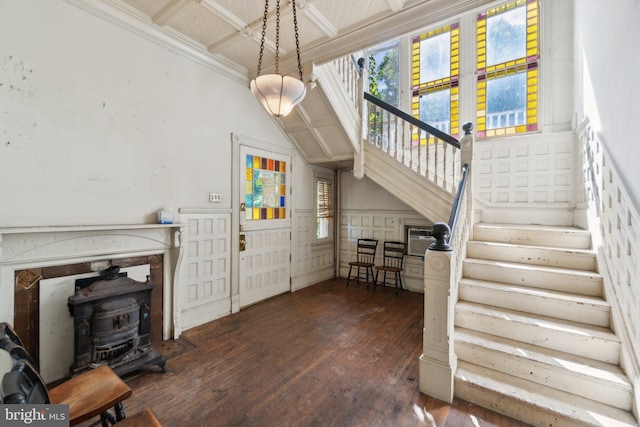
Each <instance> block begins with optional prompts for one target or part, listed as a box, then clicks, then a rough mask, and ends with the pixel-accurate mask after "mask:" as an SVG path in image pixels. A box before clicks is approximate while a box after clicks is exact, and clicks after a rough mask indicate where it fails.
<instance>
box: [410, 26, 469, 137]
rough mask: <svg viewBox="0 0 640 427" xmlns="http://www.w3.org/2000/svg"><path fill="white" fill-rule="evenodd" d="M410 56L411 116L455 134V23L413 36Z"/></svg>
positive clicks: (457, 37) (457, 41)
mask: <svg viewBox="0 0 640 427" xmlns="http://www.w3.org/2000/svg"><path fill="white" fill-rule="evenodd" d="M411 56H412V70H411V75H412V82H411V89H412V100H411V112H412V115H413V116H414V117H416V118H418V119H420V120H422V121H423V122H425V123H428V124H429V125H431V126H433V127H435V128H437V129H439V130H441V131H443V132H445V133H448V134H450V135H454V136H456V135H458V127H459V126H458V111H459V88H458V80H459V57H460V29H459V25H458V23H454V24H450V25H445V26H444V27H440V28H438V29H436V30H433V31H428V32H426V33H423V34H420V35H418V36H415V37H413V42H412V55H411ZM424 142H425V141H423V143H424Z"/></svg>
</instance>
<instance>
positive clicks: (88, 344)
mask: <svg viewBox="0 0 640 427" xmlns="http://www.w3.org/2000/svg"><path fill="white" fill-rule="evenodd" d="M75 286H76V292H75V295H73V296H71V297H69V300H68V306H69V311H70V312H71V315H72V316H73V318H74V320H73V326H74V362H73V365H72V366H71V374H72V375H75V374H78V373H80V372H82V371H85V370H87V369H91V368H96V367H98V366H100V365H104V364H107V365H109V366H110V367H111V368H112V369H113V370H114V371H115V372H116V373H117V374H118V375H125V374H127V373H129V372H133V371H135V370H140V369H146V368H148V367H150V366H152V365H158V366H159V367H160V368H161V369H162V372H165V359H164V357H163V356H162V355H161V354H160V353H159V352H157V351H156V350H154V349H153V347H152V346H151V341H150V335H149V333H150V330H151V291H152V290H153V288H154V286H155V285H154V284H153V283H152V282H151V281H150V278H149V276H147V281H146V282H138V281H136V280H133V279H131V278H129V277H127V275H126V273H120V267H118V266H113V267H110V268H108V269H106V270H104V271H103V272H101V274H100V276H99V277H93V278H88V279H78V280H76V283H75Z"/></svg>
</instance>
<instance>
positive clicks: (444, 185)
mask: <svg viewBox="0 0 640 427" xmlns="http://www.w3.org/2000/svg"><path fill="white" fill-rule="evenodd" d="M448 173H449V168H447V145H446V144H445V143H444V141H442V188H444V189H445V190H447V174H448Z"/></svg>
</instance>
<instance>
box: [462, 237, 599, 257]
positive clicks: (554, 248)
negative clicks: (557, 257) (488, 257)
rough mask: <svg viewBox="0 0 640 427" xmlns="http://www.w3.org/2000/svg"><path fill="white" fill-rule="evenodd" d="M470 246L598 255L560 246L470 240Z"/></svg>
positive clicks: (590, 251) (584, 250) (586, 250)
mask: <svg viewBox="0 0 640 427" xmlns="http://www.w3.org/2000/svg"><path fill="white" fill-rule="evenodd" d="M468 243H469V244H476V245H487V246H500V247H506V248H516V249H543V250H547V251H552V252H564V253H569V254H576V255H584V256H589V257H594V256H596V253H595V252H594V251H593V250H592V249H580V248H564V247H560V246H547V245H527V244H524V243H508V242H494V241H489V240H469V242H468Z"/></svg>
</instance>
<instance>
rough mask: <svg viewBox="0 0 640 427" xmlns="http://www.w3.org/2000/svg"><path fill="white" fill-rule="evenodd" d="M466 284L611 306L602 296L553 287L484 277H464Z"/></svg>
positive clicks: (462, 280) (461, 281) (578, 302)
mask: <svg viewBox="0 0 640 427" xmlns="http://www.w3.org/2000/svg"><path fill="white" fill-rule="evenodd" d="M465 284H469V285H473V286H482V287H485V288H492V289H495V290H504V291H510V292H514V293H518V294H523V295H529V296H533V297H540V298H554V299H560V300H564V301H573V302H575V303H576V304H591V305H594V306H600V307H602V308H607V309H608V308H609V307H610V305H609V303H608V302H607V301H606V300H604V299H603V298H602V297H597V296H591V295H583V294H575V293H571V292H562V291H556V290H553V289H545V288H537V287H531V286H524V285H518V284H512V283H501V282H495V281H491V280H482V279H471V278H467V277H465V278H462V279H460V285H459V286H463V285H465Z"/></svg>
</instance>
